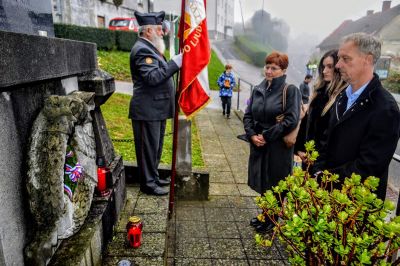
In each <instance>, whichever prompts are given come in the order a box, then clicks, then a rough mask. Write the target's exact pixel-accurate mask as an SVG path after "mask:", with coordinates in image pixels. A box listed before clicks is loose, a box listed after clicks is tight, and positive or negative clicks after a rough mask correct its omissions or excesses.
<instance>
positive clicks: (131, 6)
mask: <svg viewBox="0 0 400 266" xmlns="http://www.w3.org/2000/svg"><path fill="white" fill-rule="evenodd" d="M51 1H52V6H53V21H54V23H62V24H72V25H78V26H88V27H98V28H106V27H108V24H109V22H110V20H111V19H112V18H115V17H134V14H133V13H134V11H135V10H138V11H140V12H148V11H149V10H150V11H151V10H152V8H153V1H154V0H84V1H82V0H51Z"/></svg>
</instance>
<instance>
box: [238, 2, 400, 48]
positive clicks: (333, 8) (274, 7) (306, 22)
mask: <svg viewBox="0 0 400 266" xmlns="http://www.w3.org/2000/svg"><path fill="white" fill-rule="evenodd" d="M240 1H241V3H242V8H243V16H244V20H245V21H246V20H248V19H249V18H250V17H251V16H252V15H253V14H254V12H255V11H256V10H260V9H262V6H263V0H240ZM399 4H400V0H393V1H392V3H391V7H393V6H396V5H399ZM369 9H372V10H374V11H375V12H380V11H381V9H382V1H381V0H301V1H300V0H264V10H265V11H267V12H268V13H270V14H271V17H273V18H282V19H284V20H285V21H286V23H287V24H288V25H289V27H290V36H291V37H297V36H299V35H301V34H303V33H307V35H313V36H316V38H317V39H318V41H319V40H322V39H323V38H325V37H326V36H327V35H329V34H330V33H331V32H332V31H333V30H334V29H336V28H337V27H338V26H339V25H340V24H341V23H342V22H343V21H344V20H346V19H352V20H357V19H359V18H361V17H363V16H365V15H366V13H367V10H369ZM235 22H240V23H242V17H241V13H240V6H239V0H235Z"/></svg>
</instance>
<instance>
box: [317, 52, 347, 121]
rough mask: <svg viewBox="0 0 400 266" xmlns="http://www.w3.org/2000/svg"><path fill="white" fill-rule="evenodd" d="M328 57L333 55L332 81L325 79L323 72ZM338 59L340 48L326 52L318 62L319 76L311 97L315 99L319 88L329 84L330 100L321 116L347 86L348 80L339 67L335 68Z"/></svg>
mask: <svg viewBox="0 0 400 266" xmlns="http://www.w3.org/2000/svg"><path fill="white" fill-rule="evenodd" d="M327 57H332V59H333V67H334V71H333V77H332V80H331V81H330V82H328V81H325V80H324V73H323V71H324V64H323V62H324V60H325V58H327ZM338 61H339V58H338V50H337V49H334V50H330V51H328V52H326V53H325V54H324V55H323V56H322V58H321V60H320V61H319V64H318V78H317V82H316V83H315V86H314V93H313V96H312V97H311V99H312V100H313V99H314V98H315V96H316V95H317V90H318V89H320V88H322V87H325V86H327V93H328V96H329V100H328V102H327V103H326V105H325V106H324V109H323V110H322V114H321V116H324V115H325V114H326V113H327V112H328V110H329V109H330V108H331V106H332V105H333V103H334V102H335V100H336V97H337V96H338V95H339V93H340V92H341V91H342V90H343V89H344V88H345V87H346V86H347V84H346V82H344V81H343V80H342V78H341V76H340V72H339V70H338V69H337V68H335V65H336V63H337V62H338ZM312 100H311V101H312Z"/></svg>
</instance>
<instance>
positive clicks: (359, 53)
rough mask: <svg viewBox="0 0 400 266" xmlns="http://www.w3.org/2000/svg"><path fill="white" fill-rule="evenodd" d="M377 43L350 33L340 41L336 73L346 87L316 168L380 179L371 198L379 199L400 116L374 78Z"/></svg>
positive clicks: (379, 51) (381, 194)
mask: <svg viewBox="0 0 400 266" xmlns="http://www.w3.org/2000/svg"><path fill="white" fill-rule="evenodd" d="M380 54H381V43H380V41H379V40H378V39H376V38H375V37H373V36H370V35H367V34H364V33H355V34H351V35H348V36H346V37H344V38H343V41H342V43H341V45H340V48H339V53H338V55H339V61H338V63H337V64H336V68H338V69H339V70H340V73H341V76H342V79H343V80H344V81H346V82H347V83H348V84H349V85H348V87H347V88H346V89H345V90H343V92H342V93H341V94H340V95H339V96H338V97H337V99H336V102H335V104H334V106H333V108H332V111H333V114H332V116H331V117H332V120H331V123H330V126H329V134H328V141H327V144H326V145H325V147H324V148H323V149H322V152H321V157H320V160H319V162H317V166H319V168H320V169H323V168H326V169H328V170H330V171H331V172H333V173H336V174H338V175H339V177H340V180H344V178H345V177H350V176H351V174H352V173H356V174H359V175H361V177H362V178H364V179H365V178H367V177H368V176H376V177H378V178H379V179H380V182H379V188H378V190H377V191H376V194H377V195H378V197H379V198H381V199H385V196H386V187H387V181H388V167H389V164H390V161H391V159H392V156H393V153H394V151H395V149H396V146H397V141H398V139H399V134H400V113H399V108H398V105H397V103H396V101H395V100H394V98H393V96H392V95H391V94H390V93H389V92H388V91H386V90H385V89H384V88H383V87H382V84H381V82H380V81H379V77H378V75H377V74H375V73H374V64H375V63H376V61H377V60H378V58H379V57H380Z"/></svg>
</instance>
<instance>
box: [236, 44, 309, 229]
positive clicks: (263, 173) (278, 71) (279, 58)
mask: <svg viewBox="0 0 400 266" xmlns="http://www.w3.org/2000/svg"><path fill="white" fill-rule="evenodd" d="M288 65H289V59H288V56H287V55H286V54H284V53H281V52H277V51H274V52H272V53H271V54H270V55H268V56H267V57H266V59H265V66H264V74H265V79H264V80H263V81H262V82H261V83H260V84H259V85H257V86H255V87H254V89H253V92H252V94H251V97H250V102H249V105H248V107H247V109H246V112H245V114H244V117H243V124H244V130H245V132H246V135H247V138H248V139H249V140H250V156H249V164H248V165H249V167H248V185H249V186H250V188H252V189H253V190H255V191H257V192H258V193H260V194H263V193H264V192H265V191H266V190H268V189H271V188H272V187H273V186H276V185H277V184H278V182H279V181H280V180H282V179H284V178H285V177H286V176H288V175H289V174H290V173H291V171H292V165H293V147H291V148H288V147H287V146H286V144H285V142H284V141H283V137H284V136H285V135H287V134H288V133H289V132H291V131H292V130H293V129H294V128H296V126H297V124H298V122H299V117H300V103H301V94H300V91H299V89H298V88H297V87H296V86H294V85H289V86H288V87H287V94H286V108H285V110H283V103H282V101H283V90H284V88H285V86H286V85H287V84H286V74H285V73H286V69H287V68H288ZM281 114H283V115H284V118H283V120H282V121H281V122H277V116H280V115H281ZM265 218H266V221H265V222H261V221H259V220H258V219H257V218H253V219H251V221H250V224H251V225H252V226H254V227H255V228H256V230H257V231H259V232H266V231H269V230H271V229H272V228H273V227H274V224H273V223H272V222H271V221H270V220H269V219H268V218H267V217H265Z"/></svg>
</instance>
